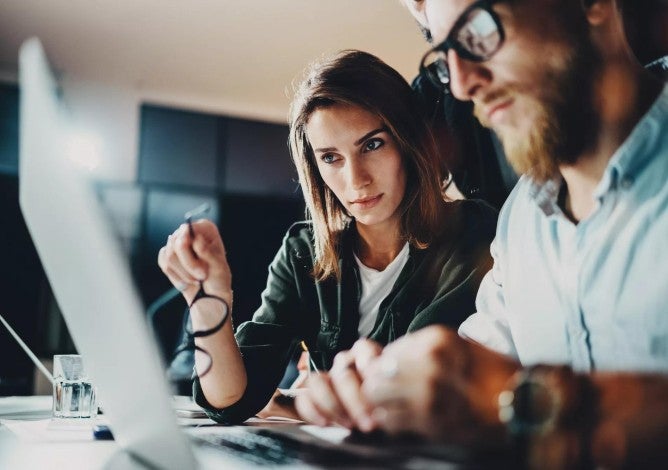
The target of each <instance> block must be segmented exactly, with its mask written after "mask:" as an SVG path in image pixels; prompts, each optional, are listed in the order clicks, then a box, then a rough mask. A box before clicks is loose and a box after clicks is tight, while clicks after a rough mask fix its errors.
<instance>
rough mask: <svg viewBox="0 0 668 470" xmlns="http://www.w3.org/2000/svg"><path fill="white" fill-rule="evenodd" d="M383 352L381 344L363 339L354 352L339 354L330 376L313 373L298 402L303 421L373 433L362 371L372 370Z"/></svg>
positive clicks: (353, 349) (297, 405) (298, 410)
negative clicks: (371, 365) (374, 362)
mask: <svg viewBox="0 0 668 470" xmlns="http://www.w3.org/2000/svg"><path fill="white" fill-rule="evenodd" d="M381 350H382V347H381V346H380V345H379V344H378V343H376V342H374V341H370V340H367V339H360V340H359V341H357V342H356V343H355V344H354V345H353V347H352V349H350V350H349V351H343V352H340V353H339V354H337V355H336V357H335V358H334V364H333V366H332V369H331V370H330V371H329V373H326V372H322V373H320V374H312V375H311V376H310V377H309V378H308V380H307V381H306V386H305V392H304V393H302V394H300V395H298V396H297V398H296V400H295V406H296V408H297V412H298V413H299V415H300V416H301V417H302V419H303V420H304V421H308V422H311V423H314V424H318V425H320V426H327V425H332V424H338V425H341V426H344V427H347V428H358V429H360V430H362V431H371V430H372V429H373V421H372V419H371V406H370V404H369V402H368V401H367V400H366V398H365V397H364V395H363V394H362V392H361V386H362V379H361V375H360V373H359V372H358V371H360V370H363V369H365V368H366V367H368V366H369V363H370V362H371V361H372V360H373V359H374V358H375V357H377V356H378V355H379V354H380V353H381Z"/></svg>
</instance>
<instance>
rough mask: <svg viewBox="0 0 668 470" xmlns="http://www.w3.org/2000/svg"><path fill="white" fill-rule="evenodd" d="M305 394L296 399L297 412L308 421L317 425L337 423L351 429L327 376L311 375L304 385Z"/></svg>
mask: <svg viewBox="0 0 668 470" xmlns="http://www.w3.org/2000/svg"><path fill="white" fill-rule="evenodd" d="M306 389H307V392H305V393H304V394H303V395H300V396H298V397H297V399H296V406H297V410H298V411H299V412H300V414H301V411H300V410H304V413H305V414H304V415H302V416H303V417H304V418H305V419H307V420H308V421H312V422H314V423H316V424H319V425H322V426H324V425H327V424H332V423H337V424H340V425H342V426H345V427H348V428H349V427H352V422H351V420H350V417H349V416H348V414H347V412H346V410H345V408H344V406H343V404H342V403H341V401H340V400H339V397H338V396H337V394H336V392H335V390H334V388H333V385H332V382H331V377H330V375H329V374H326V373H322V374H319V375H313V376H311V377H310V378H309V380H308V381H307V383H306Z"/></svg>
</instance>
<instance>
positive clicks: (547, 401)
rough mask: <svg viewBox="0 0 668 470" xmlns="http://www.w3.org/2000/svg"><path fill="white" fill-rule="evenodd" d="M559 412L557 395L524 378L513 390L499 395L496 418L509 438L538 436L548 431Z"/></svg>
mask: <svg viewBox="0 0 668 470" xmlns="http://www.w3.org/2000/svg"><path fill="white" fill-rule="evenodd" d="M558 408H559V403H558V399H557V393H556V391H554V390H551V389H550V388H549V387H548V386H547V385H546V384H545V383H543V382H542V381H539V380H536V379H533V378H531V377H530V376H527V375H525V376H523V377H522V378H521V379H520V381H519V382H518V383H517V385H516V387H515V389H514V390H512V391H511V390H508V391H505V392H502V393H501V394H500V395H499V418H500V419H501V421H502V422H503V423H506V425H507V426H508V429H509V431H510V432H511V433H512V434H540V433H543V432H545V431H547V430H549V429H550V428H551V427H552V425H553V424H554V420H555V418H556V414H557V410H558Z"/></svg>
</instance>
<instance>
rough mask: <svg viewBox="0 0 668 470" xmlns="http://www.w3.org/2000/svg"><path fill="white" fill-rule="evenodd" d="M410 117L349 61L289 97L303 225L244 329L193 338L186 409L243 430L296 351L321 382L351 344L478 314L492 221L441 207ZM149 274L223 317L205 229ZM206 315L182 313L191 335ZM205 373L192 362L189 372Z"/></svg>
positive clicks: (393, 79)
mask: <svg viewBox="0 0 668 470" xmlns="http://www.w3.org/2000/svg"><path fill="white" fill-rule="evenodd" d="M418 109H419V108H418V106H417V104H416V103H415V101H414V97H413V94H412V92H411V89H410V86H409V85H408V84H407V83H406V81H405V80H404V79H403V78H402V77H401V75H399V73H397V72H396V71H395V70H394V69H392V68H391V67H389V66H388V65H386V64H385V63H383V62H382V61H380V60H379V59H378V58H376V57H374V56H372V55H370V54H367V53H364V52H359V51H344V52H341V53H339V54H338V55H336V56H334V57H332V58H330V59H328V60H326V61H324V62H321V63H318V64H316V65H315V66H313V68H312V69H311V70H310V72H309V73H308V74H307V77H306V78H305V80H304V81H303V82H302V83H301V85H300V86H299V87H298V90H297V91H296V95H295V97H294V100H293V103H292V109H291V117H290V146H291V152H292V156H293V159H294V162H295V165H296V167H297V170H298V173H299V181H300V184H301V187H302V190H303V193H304V198H305V200H306V206H307V210H308V214H309V215H310V217H311V220H310V221H308V222H301V223H297V224H295V225H293V226H292V227H291V228H290V229H289V231H288V233H287V234H286V236H285V238H284V240H283V246H282V247H281V249H280V250H279V252H278V254H277V255H276V258H275V259H274V261H273V262H272V264H271V267H270V269H269V278H268V280H267V287H266V289H265V291H264V292H263V294H262V305H261V306H260V308H259V309H258V310H257V311H256V312H255V314H254V316H253V319H252V320H251V321H249V322H246V323H243V324H242V325H240V326H239V328H238V329H237V331H236V335H235V334H234V332H233V329H232V322H226V323H225V324H224V325H223V327H222V328H221V329H220V330H219V331H217V332H215V333H214V334H212V335H209V336H206V337H202V338H196V344H197V346H199V347H201V348H203V349H205V350H206V351H207V352H208V354H209V355H210V357H211V358H212V359H213V363H212V365H211V368H210V370H209V371H208V372H207V373H206V374H204V375H202V374H200V377H199V378H198V379H196V380H195V387H194V388H195V397H196V400H197V402H198V403H200V404H201V405H202V406H203V407H204V408H205V409H207V410H208V412H209V414H210V416H211V417H212V418H214V419H215V420H217V421H220V422H225V423H236V422H241V421H243V420H245V419H247V418H249V417H251V416H253V415H254V414H255V413H257V412H258V411H259V410H260V409H262V408H263V407H264V406H265V405H266V404H267V402H268V401H269V399H270V398H271V396H272V393H273V392H274V390H275V389H276V386H277V384H278V383H279V381H280V379H281V376H282V374H283V372H284V370H285V366H286V364H287V363H288V361H289V359H290V357H291V355H292V353H293V351H294V347H295V346H296V345H297V344H298V343H299V342H301V341H304V342H305V344H306V345H307V347H308V349H309V350H310V351H311V355H312V359H313V363H314V365H315V366H317V367H318V368H322V369H329V368H330V367H331V365H332V360H333V358H334V356H335V355H336V353H337V352H339V351H342V350H344V349H349V348H350V347H351V346H352V344H353V343H354V342H355V340H357V339H358V338H360V337H369V338H371V339H374V340H376V341H378V342H380V343H382V344H387V343H388V342H390V341H392V340H394V339H396V338H397V337H399V336H401V335H403V334H405V333H406V332H408V331H411V330H415V329H418V328H421V327H423V326H426V325H429V324H434V323H439V324H445V325H449V326H452V327H457V326H458V325H459V323H461V322H462V321H463V320H464V319H465V318H466V317H467V316H468V315H469V314H471V313H473V312H474V299H475V294H476V291H477V288H478V284H479V282H480V280H481V278H482V276H483V274H484V273H485V272H486V271H487V270H488V269H489V267H490V263H491V261H490V257H489V243H490V242H491V239H492V237H493V234H494V229H495V222H496V214H495V212H494V211H493V210H492V209H491V208H489V206H487V205H484V204H482V203H479V202H473V201H456V202H445V201H444V200H443V198H442V197H441V194H440V191H439V184H440V179H441V178H440V175H439V171H438V160H437V158H436V156H435V149H434V144H433V139H432V137H431V135H430V134H429V131H428V128H427V126H426V124H425V123H424V121H423V119H422V117H421V115H420V113H419V111H418ZM159 264H160V267H161V268H162V270H163V271H164V272H165V274H166V275H167V276H168V277H169V279H170V280H171V282H172V283H173V284H174V285H175V286H177V287H182V289H181V290H182V291H183V295H184V297H185V299H186V301H187V302H188V304H189V305H190V304H191V302H192V300H193V299H194V298H195V296H196V294H197V292H198V289H199V288H200V282H201V286H202V287H203V288H204V289H205V290H206V292H207V293H208V294H210V295H215V296H217V297H219V298H220V299H222V300H223V301H224V302H225V303H226V304H227V305H226V307H224V308H227V309H228V310H229V311H233V309H232V290H231V278H232V273H231V272H230V269H229V266H228V264H227V262H226V259H225V248H224V245H223V242H222V240H221V238H220V235H219V233H218V231H217V229H216V227H215V226H214V225H213V224H212V223H211V222H209V221H206V220H203V221H198V222H196V223H193V224H192V229H190V228H189V227H188V225H183V226H181V227H180V228H179V229H178V230H177V231H176V232H175V233H174V234H173V235H172V236H170V239H169V241H168V243H167V245H166V246H165V247H164V248H163V249H162V250H161V251H160V255H159ZM216 316H217V314H216V312H215V309H214V308H199V307H198V306H197V305H194V306H193V307H192V308H191V320H192V323H193V327H194V328H195V329H196V330H198V329H199V330H206V329H210V328H211V327H212V323H215V321H213V320H211V318H215V317H216ZM203 362H204V361H203V360H202V359H201V356H200V358H199V359H198V358H196V363H197V367H198V369H199V370H201V368H202V367H203ZM207 366H208V364H207Z"/></svg>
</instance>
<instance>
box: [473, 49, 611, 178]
mask: <svg viewBox="0 0 668 470" xmlns="http://www.w3.org/2000/svg"><path fill="white" fill-rule="evenodd" d="M571 51H572V52H571V53H570V55H569V56H567V57H565V58H563V59H562V60H560V61H559V62H560V63H559V64H550V63H548V64H546V67H547V68H548V69H547V70H546V73H545V75H544V76H543V80H542V81H543V85H542V86H541V87H540V88H541V96H533V95H529V94H522V93H521V91H520V90H518V89H517V88H516V87H513V86H510V87H507V88H504V89H502V90H500V91H499V92H496V93H493V96H490V97H487V101H488V102H492V101H497V100H498V101H497V102H500V101H503V100H505V99H514V100H517V103H520V100H523V101H524V103H526V101H527V100H528V101H529V106H531V109H532V110H533V111H534V112H535V113H536V118H535V119H534V120H533V121H532V122H531V123H529V124H528V126H527V127H522V126H517V125H514V126H513V125H510V126H504V127H502V128H499V129H494V130H495V131H496V133H497V135H498V136H499V138H500V139H501V142H502V143H503V148H504V151H505V154H506V158H507V159H508V161H509V163H510V164H511V166H512V167H513V168H514V169H515V171H516V172H518V173H519V174H527V175H529V176H531V177H532V178H533V179H534V180H535V181H537V182H539V183H540V182H545V181H547V180H549V179H552V178H554V177H555V176H556V175H557V174H558V173H559V166H562V165H572V164H574V163H575V162H576V161H577V160H578V157H579V156H580V155H581V154H582V153H583V152H584V151H586V150H587V149H588V148H590V147H591V146H592V144H593V141H594V139H595V137H596V135H597V132H598V127H599V124H600V118H599V117H598V115H597V113H596V112H595V106H594V97H593V91H594V79H595V74H596V70H597V69H598V64H599V63H600V58H599V57H598V54H597V53H596V51H595V50H594V49H593V47H583V48H582V49H579V50H577V49H576V48H575V47H573V48H572V49H571ZM479 110H480V108H478V107H476V116H477V117H478V119H479V120H480V122H481V123H482V125H484V126H485V127H491V126H490V124H489V122H487V120H486V119H485V117H484V115H483V113H480V112H479ZM516 117H517V116H516Z"/></svg>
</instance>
